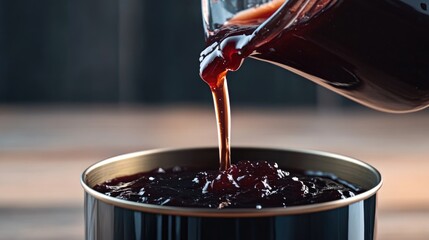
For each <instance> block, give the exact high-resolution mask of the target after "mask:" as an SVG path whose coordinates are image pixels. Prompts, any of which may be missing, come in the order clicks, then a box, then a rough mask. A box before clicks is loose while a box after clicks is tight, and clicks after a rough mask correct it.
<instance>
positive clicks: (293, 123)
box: [0, 106, 429, 240]
mask: <svg viewBox="0 0 429 240" xmlns="http://www.w3.org/2000/svg"><path fill="white" fill-rule="evenodd" d="M214 124H215V119H214V113H213V112H212V109H211V108H210V107H207V108H203V107H157V108H154V107H152V108H149V107H133V108H131V107H118V106H93V107H70V106H69V107H64V106H63V107H61V106H51V107H40V106H39V107H14V106H0V191H1V194H0V239H1V240H3V239H4V240H9V239H10V240H13V239H30V240H36V239H37V240H39V239H70V240H75V239H76V240H77V239H83V210H82V205H83V191H82V189H81V187H80V183H79V177H80V174H81V172H82V171H83V170H84V169H85V168H86V167H87V166H89V165H90V164H92V163H94V162H96V161H99V160H102V159H104V158H108V157H110V156H114V155H119V154H122V153H126V152H131V151H138V150H145V149H152V148H164V147H196V146H213V145H216V144H217V139H216V132H215V129H216V128H215V125H214ZM232 125H233V132H232V145H233V146H266V147H281V148H304V149H317V150H324V151H330V152H335V153H339V154H343V155H348V156H352V157H355V158H358V159H362V160H364V161H366V162H368V163H370V164H372V165H374V166H375V167H377V168H378V169H379V170H380V171H381V172H382V174H383V177H384V186H383V188H382V190H381V191H380V192H379V201H378V206H379V212H378V239H379V240H396V239H397V240H399V239H401V240H402V239H412V240H420V239H421V240H423V239H425V240H427V239H429V192H428V191H427V185H428V183H429V177H428V176H429V173H428V172H429V112H428V110H426V111H423V112H420V113H413V114H406V115H392V114H384V113H377V112H373V111H366V112H352V111H346V112H335V113H329V112H322V111H317V110H311V109H310V110H293V109H242V108H239V107H235V108H234V109H233V121H232Z"/></svg>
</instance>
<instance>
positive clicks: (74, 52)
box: [0, 0, 347, 107]
mask: <svg viewBox="0 0 429 240" xmlns="http://www.w3.org/2000/svg"><path fill="white" fill-rule="evenodd" d="M203 48H204V35H203V29H202V20H201V13H200V1H198V0H181V1H173V0H164V1H141V0H123V1H118V0H91V1H87V0H61V1H58V0H38V1H34V0H14V1H10V0H1V1H0V102H2V103H117V102H120V103H144V104H169V103H197V104H198V103H210V104H211V95H210V94H209V93H208V88H207V86H206V85H205V83H203V82H202V81H201V80H200V79H199V76H198V66H199V62H198V57H199V53H200V51H201V50H202V49H203ZM229 85H230V91H231V95H232V96H231V101H232V102H233V104H240V103H242V104H243V103H245V104H249V105H252V104H253V105H267V104H270V105H280V106H315V105H316V103H318V105H319V106H322V107H323V106H326V107H332V106H338V105H344V102H346V101H347V100H343V99H342V98H340V97H337V96H335V95H333V94H332V93H329V92H327V91H326V90H323V89H319V88H318V87H316V86H315V85H314V84H313V83H311V82H309V81H308V80H303V79H301V78H300V77H298V76H296V75H294V74H291V73H289V72H287V71H286V70H283V69H280V68H277V67H274V66H271V65H269V64H266V63H262V62H257V61H255V60H247V61H246V63H245V64H244V65H243V67H242V70H241V71H239V72H237V73H233V74H231V76H230V77H229ZM256 90H258V91H259V94H255V91H256Z"/></svg>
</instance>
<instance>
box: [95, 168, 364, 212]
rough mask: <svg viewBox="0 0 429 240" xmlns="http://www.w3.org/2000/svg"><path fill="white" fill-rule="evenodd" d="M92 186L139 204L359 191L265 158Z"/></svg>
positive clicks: (253, 203) (337, 195)
mask: <svg viewBox="0 0 429 240" xmlns="http://www.w3.org/2000/svg"><path fill="white" fill-rule="evenodd" d="M94 189H95V190H96V191H98V192H101V193H104V194H106V195H108V196H111V197H115V198H119V199H123V200H129V201H135V202H139V203H149V204H156V205H165V206H180V207H206V208H258V209H260V208H267V207H288V206H296V205H304V204H312V203H322V202H327V201H332V200H338V199H344V198H348V197H352V196H355V195H356V194H358V193H360V192H361V189H359V188H358V187H356V186H353V185H351V184H348V183H346V182H344V181H342V180H339V179H337V178H336V177H335V176H333V175H329V174H323V173H313V174H312V175H308V174H304V173H302V172H301V173H300V172H286V171H284V170H281V169H279V168H278V167H277V164H273V163H268V162H265V161H261V162H249V161H243V162H239V163H237V164H236V165H232V167H230V168H229V169H228V170H226V171H216V170H213V171H193V170H189V169H184V168H179V167H177V168H173V169H168V170H164V169H156V170H154V171H150V172H145V173H139V174H135V175H131V176H125V177H120V178H115V179H112V180H109V181H107V182H105V183H102V184H99V185H97V186H95V187H94Z"/></svg>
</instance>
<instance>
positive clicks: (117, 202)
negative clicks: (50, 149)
mask: <svg viewBox="0 0 429 240" xmlns="http://www.w3.org/2000/svg"><path fill="white" fill-rule="evenodd" d="M204 149H207V150H210V149H211V150H212V149H213V148H165V149H154V150H145V151H139V152H133V153H128V154H123V155H119V156H116V157H112V158H108V159H106V160H102V161H99V162H97V163H95V164H93V165H91V166H90V167H88V168H87V169H86V170H85V171H84V172H83V173H82V175H81V179H80V182H81V185H82V187H83V189H84V191H85V192H86V193H87V194H89V195H91V196H92V197H94V198H96V199H98V200H100V201H102V202H104V203H107V204H111V205H113V206H117V207H121V208H125V209H130V210H135V211H141V212H146V213H154V214H164V215H177V216H190V217H222V218H237V217H269V216H280V215H296V214H306V213H314V212H320V211H326V210H332V209H335V208H341V207H345V206H348V205H351V204H353V203H356V202H360V201H364V200H366V199H368V198H370V197H372V196H374V195H375V194H376V193H377V191H378V190H379V189H380V188H381V186H382V185H383V179H382V176H381V174H380V172H379V171H378V170H377V169H376V168H374V167H373V166H371V165H369V164H367V163H365V162H363V161H360V160H357V159H354V158H351V157H346V156H342V155H338V154H335V153H328V152H323V151H317V150H296V149H283V148H282V149H278V148H277V149H276V148H258V147H256V148H255V147H250V148H249V147H245V148H244V147H238V148H237V147H236V148H234V149H252V150H273V151H293V152H296V153H302V154H312V155H319V156H325V157H330V158H335V159H338V160H341V161H346V162H350V163H353V164H356V165H359V166H361V167H364V168H367V169H369V170H371V171H372V172H373V173H374V174H375V175H376V177H377V178H378V179H379V181H378V184H376V185H375V186H374V187H373V188H371V189H369V190H367V191H365V192H363V193H360V194H358V195H356V196H353V197H350V198H346V199H340V200H335V201H330V202H325V203H317V204H309V205H303V206H292V207H285V208H281V207H278V208H262V209H256V208H239V209H228V208H226V209H212V208H190V207H173V206H160V205H154V204H145V203H137V202H132V201H126V200H121V199H117V198H114V197H109V196H107V195H105V194H102V193H99V192H97V191H95V190H94V189H92V188H91V187H89V186H88V185H87V183H86V176H87V175H88V174H89V173H90V172H91V171H92V170H94V169H97V168H98V167H101V166H104V165H107V164H109V163H112V162H116V161H121V160H124V159H129V158H134V157H139V156H144V155H149V154H156V153H166V152H174V151H192V150H204Z"/></svg>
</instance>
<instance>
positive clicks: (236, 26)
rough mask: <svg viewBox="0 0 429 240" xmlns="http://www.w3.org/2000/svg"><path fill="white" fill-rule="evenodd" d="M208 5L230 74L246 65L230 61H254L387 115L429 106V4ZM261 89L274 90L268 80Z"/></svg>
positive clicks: (282, 0) (215, 44) (207, 1)
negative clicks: (307, 80)
mask: <svg viewBox="0 0 429 240" xmlns="http://www.w3.org/2000/svg"><path fill="white" fill-rule="evenodd" d="M202 4H203V5H202V10H203V17H204V24H205V29H206V42H207V45H208V46H209V48H210V47H211V48H212V49H213V48H219V50H220V52H222V53H221V55H222V56H225V58H226V60H225V64H226V65H228V64H230V65H232V67H230V68H227V69H228V70H236V69H237V68H238V67H239V65H240V64H241V62H240V61H238V60H236V59H235V60H231V61H230V62H228V61H229V59H228V57H229V56H233V57H231V58H232V59H234V56H235V57H238V58H241V60H242V59H245V58H246V57H252V58H255V59H258V60H261V61H266V62H270V63H272V64H275V65H278V66H280V67H282V68H285V69H287V70H289V71H292V72H294V73H296V74H298V75H301V76H303V77H305V78H307V79H309V80H311V81H313V82H315V83H317V84H319V85H321V86H324V87H326V88H328V89H330V90H333V91H335V92H337V93H339V94H341V95H344V96H346V97H348V98H350V99H353V100H355V101H357V102H359V103H361V104H364V105H366V106H369V107H371V108H374V109H378V110H381V111H388V112H409V111H416V110H419V109H422V108H425V107H427V106H428V105H429V31H428V29H429V9H428V8H429V1H428V2H427V3H426V1H425V0H421V1H415V0H407V1H404V0H379V1H374V0H272V1H267V0H256V1H255V0H253V1H251V0H243V1H240V0H235V1H234V0H231V1H227V0H226V1H212V0H203V2H202ZM231 42H232V44H231ZM225 46H227V47H225ZM231 46H232V47H231ZM231 49H232V50H231ZM206 51H207V49H206ZM234 54H235V55H234ZM202 57H204V52H203V54H202ZM261 81H264V82H263V83H264V84H269V79H263V80H261ZM285 81H287V79H285ZM243 86H245V85H243Z"/></svg>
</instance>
